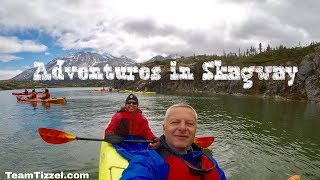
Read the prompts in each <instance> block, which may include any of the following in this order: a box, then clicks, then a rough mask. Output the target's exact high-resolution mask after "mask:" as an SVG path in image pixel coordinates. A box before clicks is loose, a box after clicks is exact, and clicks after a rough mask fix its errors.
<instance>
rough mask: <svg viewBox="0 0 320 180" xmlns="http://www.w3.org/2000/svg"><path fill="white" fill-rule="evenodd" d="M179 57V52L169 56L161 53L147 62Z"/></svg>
mask: <svg viewBox="0 0 320 180" xmlns="http://www.w3.org/2000/svg"><path fill="white" fill-rule="evenodd" d="M177 58H180V56H178V55H177V54H175V55H172V54H170V55H168V56H165V57H164V56H161V55H157V56H154V57H153V58H151V59H149V60H148V61H147V62H153V61H163V60H167V59H177Z"/></svg>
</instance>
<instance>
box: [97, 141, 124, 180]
mask: <svg viewBox="0 0 320 180" xmlns="http://www.w3.org/2000/svg"><path fill="white" fill-rule="evenodd" d="M127 166H128V161H127V160H126V159H124V158H123V157H122V156H121V155H120V154H118V152H117V150H116V149H115V148H114V147H113V145H112V144H110V143H107V142H102V143H101V149H100V161H99V180H118V179H120V177H121V174H122V171H123V170H124V169H125V168H127Z"/></svg>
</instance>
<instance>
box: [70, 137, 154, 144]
mask: <svg viewBox="0 0 320 180" xmlns="http://www.w3.org/2000/svg"><path fill="white" fill-rule="evenodd" d="M76 140H86V141H106V142H108V141H107V140H105V139H97V138H83V137H76ZM121 142H132V143H151V142H152V141H151V140H138V139H136V140H130V139H123V140H121ZM111 143H112V142H111Z"/></svg>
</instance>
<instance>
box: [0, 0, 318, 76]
mask: <svg viewBox="0 0 320 180" xmlns="http://www.w3.org/2000/svg"><path fill="white" fill-rule="evenodd" d="M319 17H320V1H318V0H304V1H301V0H197V1H196V0H161V1H160V0H159V1H154V0H54V1H48V0H31V1H30V0H29V1H27V0H25V1H23V0H1V5H0V65H1V66H0V80H3V79H8V78H12V77H13V76H14V75H17V74H19V73H20V72H22V71H23V70H26V69H28V68H30V67H33V62H34V61H42V62H45V63H47V62H48V61H49V60H52V59H53V58H55V57H59V56H63V55H66V54H68V53H73V52H77V51H81V50H85V51H94V52H98V53H110V54H112V55H115V56H121V55H125V56H127V57H129V58H132V59H134V60H136V61H137V62H142V61H144V60H147V59H150V58H152V57H154V56H156V55H169V54H178V55H183V56H189V55H192V54H208V55H211V54H221V53H222V52H223V51H225V52H230V51H233V52H238V49H239V48H241V49H242V50H243V51H244V50H245V49H246V48H249V47H250V46H256V47H257V46H258V44H259V43H260V42H261V43H262V46H263V48H265V47H266V46H267V44H270V45H271V46H279V45H280V44H282V45H285V46H287V47H294V46H297V45H298V44H299V42H300V44H301V45H306V44H310V42H311V41H319V39H320V33H319V32H320V25H319V23H318V22H319Z"/></svg>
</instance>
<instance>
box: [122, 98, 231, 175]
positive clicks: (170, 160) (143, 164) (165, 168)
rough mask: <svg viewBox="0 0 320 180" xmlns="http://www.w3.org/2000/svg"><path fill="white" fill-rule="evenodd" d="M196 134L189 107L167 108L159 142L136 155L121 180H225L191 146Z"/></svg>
mask: <svg viewBox="0 0 320 180" xmlns="http://www.w3.org/2000/svg"><path fill="white" fill-rule="evenodd" d="M196 130H197V113H196V111H195V110H194V109H193V108H192V107H191V106H190V105H186V104H175V105H173V106H171V107H169V108H168V110H167V111H166V114H165V118H164V123H163V135H162V136H161V137H160V142H159V143H158V145H157V146H154V147H153V148H152V149H151V150H145V151H140V152H138V153H136V154H135V156H134V157H133V158H132V159H131V160H130V162H129V165H128V167H127V168H126V169H125V170H124V171H123V173H122V177H121V179H123V180H127V179H157V180H160V179H161V180H164V179H174V180H175V179H199V180H200V179H208V180H225V179H226V177H225V174H224V172H223V170H222V169H220V168H219V166H218V163H217V161H216V160H215V159H213V157H211V156H208V155H206V154H204V153H203V152H202V149H201V148H200V147H199V146H198V145H197V144H195V143H193V142H194V139H195V134H196Z"/></svg>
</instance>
